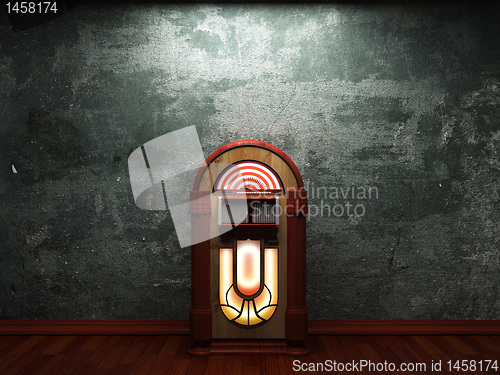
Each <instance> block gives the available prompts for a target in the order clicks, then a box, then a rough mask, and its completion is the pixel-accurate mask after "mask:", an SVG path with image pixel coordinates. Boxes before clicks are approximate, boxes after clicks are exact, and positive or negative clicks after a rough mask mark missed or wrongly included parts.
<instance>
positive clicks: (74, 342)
mask: <svg viewBox="0 0 500 375" xmlns="http://www.w3.org/2000/svg"><path fill="white" fill-rule="evenodd" d="M189 346H190V339H189V337H188V336H0V374H2V375H14V374H22V375H29V374H36V375H43V374H51V375H52V374H57V375H59V374H83V375H90V374H120V375H126V374H189V375H191V374H193V375H196V374H231V375H233V374H234V375H237V374H252V375H259V374H293V373H297V372H294V364H293V361H294V360H298V361H300V364H301V365H302V366H304V365H306V366H309V365H308V364H309V363H325V364H326V363H327V362H326V361H327V360H331V361H334V360H335V361H336V362H337V363H342V364H348V363H349V364H352V363H353V361H354V363H357V362H359V361H360V360H367V361H368V360H369V361H371V362H372V363H373V364H377V363H379V364H383V363H384V361H387V362H388V363H394V364H396V365H397V366H399V365H400V364H401V363H407V364H417V363H424V364H425V365H426V369H425V370H422V369H420V370H418V371H417V370H415V371H413V372H408V373H412V374H460V375H461V374H500V369H499V370H498V371H494V370H493V369H491V368H490V369H489V370H488V371H485V366H486V365H487V363H489V362H487V361H490V360H492V361H495V360H496V361H497V363H498V366H500V336H309V338H308V347H309V349H310V351H311V354H310V355H308V356H306V357H299V358H294V357H287V356H272V355H267V356H255V355H252V356H212V357H208V358H207V357H204V358H198V357H190V356H189V355H188V354H187V350H188V348H189ZM450 360H451V361H452V363H453V364H455V361H457V360H459V361H463V360H467V361H469V362H468V363H469V364H471V363H473V362H472V361H476V363H477V366H479V363H480V361H482V362H481V363H482V364H481V365H482V366H483V371H482V372H481V371H479V369H476V371H471V370H469V371H457V370H455V369H452V370H451V371H448V369H447V362H448V361H450ZM439 361H441V363H442V369H441V371H432V370H431V364H432V363H433V362H434V363H437V362H439ZM296 369H297V367H296ZM327 369H328V368H327ZM303 373H305V372H303ZM307 373H308V374H309V373H310V374H315V373H330V374H333V373H336V372H333V371H330V372H328V371H323V372H322V371H308V372H307ZM339 373H346V374H347V373H363V374H387V373H390V372H386V371H379V372H377V371H369V370H367V369H365V370H364V371H362V372H356V371H352V372H339Z"/></svg>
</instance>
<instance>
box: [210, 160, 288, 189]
mask: <svg viewBox="0 0 500 375" xmlns="http://www.w3.org/2000/svg"><path fill="white" fill-rule="evenodd" d="M214 190H215V191H221V190H226V191H227V190H247V191H248V190H250V191H267V190H274V191H276V190H279V191H281V190H283V187H282V185H281V181H280V179H279V177H278V175H277V174H276V172H274V171H273V170H272V169H271V168H269V167H268V166H267V165H265V164H262V163H259V162H255V161H241V162H238V163H235V164H233V165H231V166H230V167H228V168H227V169H226V170H225V171H223V172H222V173H221V174H220V175H219V177H218V178H217V181H216V182H215V184H214Z"/></svg>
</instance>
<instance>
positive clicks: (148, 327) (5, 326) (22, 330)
mask: <svg viewBox="0 0 500 375" xmlns="http://www.w3.org/2000/svg"><path fill="white" fill-rule="evenodd" d="M308 333H309V334H310V335H500V320H309V324H308ZM188 334H189V321H188V320H23V319H13V320H10V319H4V320H0V335H188Z"/></svg>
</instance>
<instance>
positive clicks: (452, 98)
mask: <svg viewBox="0 0 500 375" xmlns="http://www.w3.org/2000/svg"><path fill="white" fill-rule="evenodd" d="M460 4H461V5H459V6H444V5H440V6H431V5H405V4H391V5H383V4H379V5H363V6H361V5H352V4H323V5H309V6H308V5H278V4H276V5H232V6H225V5H222V6H213V5H196V4H194V5H178V6H164V5H160V4H150V5H132V4H130V5H127V4H122V5H108V6H97V5H85V4H80V5H76V6H75V7H74V8H73V9H72V11H71V12H69V13H67V14H65V15H63V16H61V17H58V18H56V19H54V20H52V21H51V22H48V23H45V24H42V25H40V26H37V27H33V28H30V29H27V30H24V31H18V32H15V33H14V32H12V31H11V29H10V26H9V23H8V20H7V17H6V15H5V14H2V16H1V17H0V112H1V125H0V134H1V140H0V147H1V148H0V157H1V159H0V164H1V174H0V178H1V180H0V318H3V319H8V318H26V319H87V318H88V319H91V318H98V319H108V318H109V319H121V318H123V319H157V318H158V319H187V318H188V316H189V305H190V251H189V248H179V245H178V242H177V238H176V234H175V231H174V228H173V224H172V221H171V218H170V215H169V212H168V211H164V212H151V211H142V210H140V209H138V208H137V207H136V206H135V204H134V202H133V198H132V192H131V187H130V183H129V176H128V170H127V158H128V155H129V154H130V152H131V151H132V150H133V149H135V148H136V147H139V146H140V145H142V144H143V143H144V142H147V141H148V140H151V139H153V138H155V137H158V136H160V135H162V134H165V133H168V132H170V131H173V130H176V129H181V128H183V127H186V126H190V125H196V127H197V131H198V134H199V135H200V139H201V143H202V146H203V149H204V151H205V154H206V156H208V154H210V153H211V152H212V151H214V150H215V149H217V148H218V147H220V146H222V145H224V144H226V143H228V142H231V141H235V140H240V139H257V140H262V141H265V142H269V143H271V144H274V145H276V146H277V147H279V148H281V149H282V150H284V151H285V152H286V153H287V154H288V155H289V156H290V157H291V158H292V159H293V160H294V161H295V163H296V164H297V166H298V167H299V169H300V170H301V172H302V173H303V177H304V180H305V181H306V183H307V184H309V187H310V189H317V188H320V187H325V188H328V189H330V190H329V191H332V189H333V188H339V189H340V188H344V189H346V188H348V187H376V188H377V189H378V197H372V198H371V199H357V197H356V198H355V199H352V197H347V198H343V197H337V198H336V199H334V198H331V197H329V196H328V197H324V196H320V197H314V198H311V199H310V203H311V204H312V205H316V207H319V208H321V204H323V206H324V207H325V205H326V204H329V205H330V206H334V205H336V204H340V205H345V204H346V203H348V202H349V203H350V204H353V205H357V204H363V208H364V209H365V214H364V215H362V216H351V217H349V216H347V215H343V216H340V217H336V216H334V215H333V214H330V216H328V214H327V212H325V211H324V212H323V213H324V215H323V216H320V215H316V216H311V217H310V218H309V219H310V220H309V221H308V229H307V241H308V244H307V277H308V283H307V295H308V296H307V298H308V299H307V303H308V308H309V318H310V319H398V318H403V319H500V292H499V289H500V278H499V277H498V275H499V273H500V261H499V250H500V242H499V241H500V210H499V208H500V204H499V200H500V187H499V184H500V125H499V121H500V120H499V118H500V64H499V61H500V48H499V45H500V21H499V20H500V8H499V7H498V6H497V7H494V6H486V5H484V6H473V5H468V4H467V3H464V2H462V3H460ZM12 165H13V166H14V168H15V170H16V171H17V173H13V168H12Z"/></svg>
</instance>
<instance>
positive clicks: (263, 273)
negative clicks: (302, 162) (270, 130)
mask: <svg viewBox="0 0 500 375" xmlns="http://www.w3.org/2000/svg"><path fill="white" fill-rule="evenodd" d="M190 211H191V215H192V232H193V236H195V235H196V237H197V238H200V237H201V238H204V239H207V240H204V241H202V242H198V243H195V242H196V241H193V243H194V244H193V245H192V246H191V283H192V297H191V310H190V329H191V337H192V339H193V347H192V348H191V349H190V353H191V354H193V355H209V354H222V353H259V352H262V353H266V354H269V353H284V354H292V355H303V354H306V353H307V349H306V347H305V345H304V340H305V338H306V334H307V309H306V277H305V276H306V268H305V267H306V247H305V242H306V217H305V215H306V214H307V193H306V191H305V189H304V184H303V181H302V177H301V176H300V173H299V171H298V169H297V167H296V166H295V164H294V163H293V161H292V160H291V159H290V158H289V157H288V156H287V155H286V154H285V153H284V152H283V151H281V150H279V149H278V148H276V147H274V146H272V145H270V144H268V143H264V142H259V141H238V142H233V143H230V144H227V145H225V146H223V147H221V148H219V149H218V150H217V151H215V152H214V153H212V155H210V156H209V157H208V159H207V160H206V163H205V165H203V166H202V167H201V168H200V170H199V172H198V175H197V177H196V180H195V183H194V187H193V191H192V192H191V203H190Z"/></svg>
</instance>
